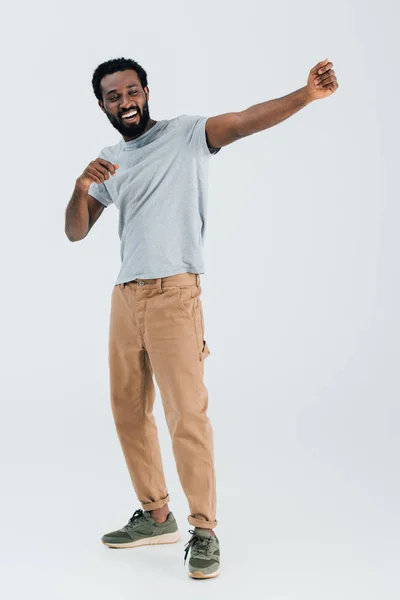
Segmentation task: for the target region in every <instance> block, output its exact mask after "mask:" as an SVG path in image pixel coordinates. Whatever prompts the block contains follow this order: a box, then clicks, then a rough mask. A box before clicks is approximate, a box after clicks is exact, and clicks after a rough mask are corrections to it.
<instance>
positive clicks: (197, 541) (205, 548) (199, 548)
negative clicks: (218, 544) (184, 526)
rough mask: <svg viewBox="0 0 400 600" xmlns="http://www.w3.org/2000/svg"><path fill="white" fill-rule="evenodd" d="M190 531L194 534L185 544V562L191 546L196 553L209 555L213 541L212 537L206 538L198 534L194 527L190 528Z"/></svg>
mask: <svg viewBox="0 0 400 600" xmlns="http://www.w3.org/2000/svg"><path fill="white" fill-rule="evenodd" d="M189 533H191V534H192V537H191V538H190V540H189V541H188V542H187V543H186V544H185V556H184V559H183V564H186V559H187V555H188V553H189V550H190V548H192V549H193V550H192V552H196V554H200V555H201V556H208V553H209V550H210V544H211V541H212V538H211V537H206V538H205V537H202V536H200V535H197V533H196V532H195V530H194V529H189Z"/></svg>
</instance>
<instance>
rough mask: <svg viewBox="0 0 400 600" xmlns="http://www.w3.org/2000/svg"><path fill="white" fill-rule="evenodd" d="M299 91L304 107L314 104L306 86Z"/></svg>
mask: <svg viewBox="0 0 400 600" xmlns="http://www.w3.org/2000/svg"><path fill="white" fill-rule="evenodd" d="M301 91H302V94H303V97H304V103H305V104H306V105H307V104H311V102H314V100H315V98H313V96H312V95H311V94H310V91H309V89H308V87H307V86H306V85H305V86H304V87H303V88H301Z"/></svg>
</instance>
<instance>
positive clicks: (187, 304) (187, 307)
mask: <svg viewBox="0 0 400 600" xmlns="http://www.w3.org/2000/svg"><path fill="white" fill-rule="evenodd" d="M192 289H193V286H180V287H179V288H178V300H179V303H180V305H181V307H182V308H183V310H184V311H185V313H186V314H187V315H188V317H190V318H191V319H192V320H193V321H194V320H195V316H196V310H195V309H196V302H197V298H193V293H192Z"/></svg>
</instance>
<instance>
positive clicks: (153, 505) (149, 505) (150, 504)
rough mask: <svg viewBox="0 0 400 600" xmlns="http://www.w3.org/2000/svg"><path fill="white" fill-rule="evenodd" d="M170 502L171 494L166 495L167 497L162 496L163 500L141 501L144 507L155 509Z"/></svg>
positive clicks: (145, 508)
mask: <svg viewBox="0 0 400 600" xmlns="http://www.w3.org/2000/svg"><path fill="white" fill-rule="evenodd" d="M168 502H170V498H169V496H168V495H167V496H165V498H161V500H156V501H155V502H141V505H142V508H143V509H144V510H155V509H156V508H161V507H162V506H164V505H165V504H168Z"/></svg>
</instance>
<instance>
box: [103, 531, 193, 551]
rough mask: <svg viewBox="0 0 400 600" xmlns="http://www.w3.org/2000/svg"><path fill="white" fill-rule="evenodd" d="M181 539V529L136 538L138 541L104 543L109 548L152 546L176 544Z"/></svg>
mask: <svg viewBox="0 0 400 600" xmlns="http://www.w3.org/2000/svg"><path fill="white" fill-rule="evenodd" d="M180 539H181V534H180V533H179V531H174V532H173V533H163V534H162V535H155V536H153V537H148V538H142V539H141V540H136V542H124V543H122V544H118V543H116V544H112V543H110V542H104V541H103V540H101V541H102V543H103V544H104V545H105V546H108V547H109V548H136V546H152V545H153V544H175V542H178V541H179V540H180Z"/></svg>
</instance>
